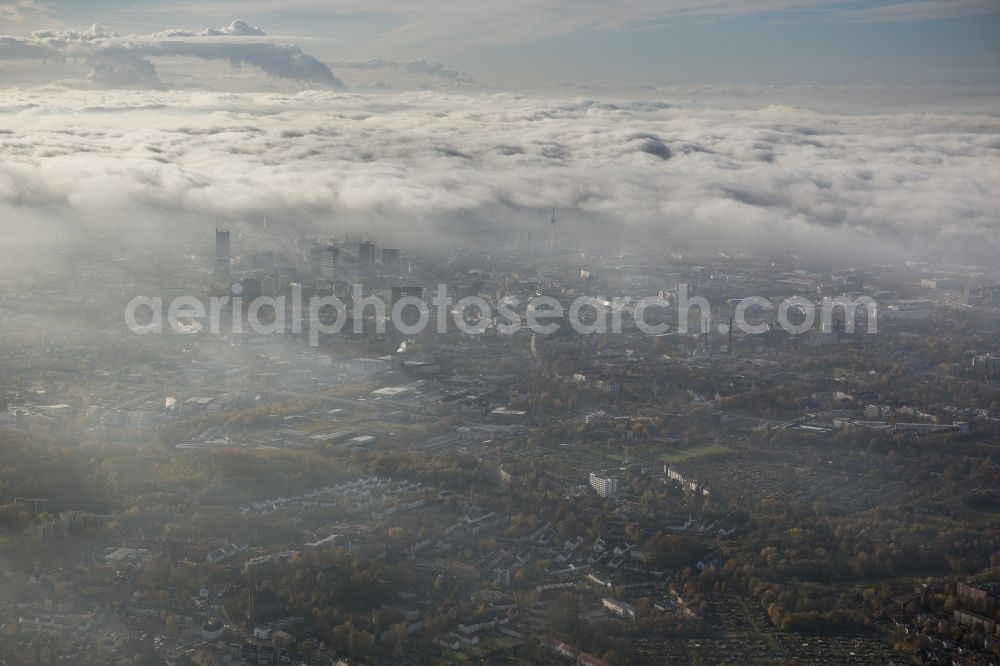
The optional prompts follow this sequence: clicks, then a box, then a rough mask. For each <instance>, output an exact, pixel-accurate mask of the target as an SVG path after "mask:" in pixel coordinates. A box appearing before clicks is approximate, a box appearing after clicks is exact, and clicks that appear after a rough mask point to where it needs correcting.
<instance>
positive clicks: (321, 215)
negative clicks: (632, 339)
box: [0, 88, 1000, 260]
mask: <svg viewBox="0 0 1000 666" xmlns="http://www.w3.org/2000/svg"><path fill="white" fill-rule="evenodd" d="M0 118H2V119H3V122H2V124H0V126H2V127H3V128H5V129H3V130H2V131H0V217H2V218H3V219H5V220H7V221H8V223H9V224H10V225H12V226H13V228H19V229H21V230H22V232H23V230H24V229H25V228H26V227H25V225H27V224H28V222H27V220H29V219H30V220H32V221H37V220H40V219H56V220H61V221H63V222H64V223H65V224H66V225H67V226H71V227H76V226H79V228H83V229H87V228H90V227H92V226H95V225H97V226H99V224H100V223H101V222H103V223H105V224H109V225H111V224H114V225H118V224H123V225H131V227H132V228H134V227H136V226H137V225H139V220H142V219H146V218H150V217H155V218H156V219H157V220H161V221H163V220H165V221H166V222H163V223H165V224H169V220H171V219H182V218H183V219H194V218H197V219H204V220H208V221H210V220H212V219H213V218H214V217H215V216H216V215H223V216H226V217H227V218H228V219H234V218H236V219H245V220H249V219H254V220H256V219H260V217H262V216H263V215H268V216H269V217H270V219H271V220H273V221H275V223H276V224H280V223H282V222H288V223H292V222H294V223H298V224H303V223H313V222H315V223H316V225H317V226H318V227H319V226H322V228H323V229H324V230H325V231H327V232H328V233H333V232H337V233H342V232H344V231H348V230H350V231H354V230H357V229H358V228H369V226H367V225H376V226H380V228H382V229H390V228H391V229H394V230H395V231H397V232H400V233H402V232H407V231H409V232H413V233H416V234H424V233H426V232H428V231H433V230H434V229H435V227H434V225H435V224H439V223H442V221H447V223H448V224H449V225H450V226H449V228H450V229H453V228H455V225H456V221H457V222H460V223H461V224H464V225H466V228H468V229H471V230H476V229H489V230H491V231H494V232H495V231H497V230H498V229H500V230H505V231H507V232H509V233H513V232H514V230H517V232H518V233H519V234H520V233H523V232H524V231H526V230H528V229H531V228H534V229H542V228H544V219H545V217H547V209H548V208H549V207H550V206H555V207H558V208H560V209H563V211H564V212H562V213H561V214H560V218H561V220H563V226H561V227H560V229H567V230H575V231H574V232H573V233H576V232H577V231H579V232H580V233H582V232H583V231H588V232H593V233H595V234H600V233H603V234H605V235H606V236H609V237H610V236H620V235H622V234H626V233H629V232H632V231H636V232H638V231H642V232H650V231H652V232H655V233H657V234H660V233H662V234H664V235H667V236H669V237H671V238H674V239H678V240H698V241H703V242H710V243H713V244H717V245H718V246H719V247H720V248H721V247H726V248H729V249H732V248H734V247H740V246H741V245H744V244H749V245H753V246H759V245H761V244H764V245H773V246H774V247H776V248H779V249H780V248H785V247H787V248H794V249H795V251H802V250H803V248H806V249H809V248H812V249H813V250H815V251H816V252H817V253H832V252H837V251H839V252H843V253H845V254H844V257H845V259H847V260H851V258H852V257H855V256H857V257H860V256H865V255H869V256H870V255H872V254H878V255H880V256H890V255H892V254H893V253H896V252H898V253H899V254H900V255H903V254H904V253H911V252H912V253H918V254H919V253H920V252H921V251H927V250H931V251H934V250H936V248H938V247H941V248H947V249H949V250H953V249H957V250H964V249H968V250H970V251H972V252H973V253H974V252H982V253H988V252H995V251H996V249H997V248H996V246H997V243H998V239H1000V233H998V218H997V211H1000V118H997V117H994V116H986V115H943V114H927V113H924V114H912V113H893V114H880V115H846V114H845V115H840V114H832V113H826V114H821V113H816V112H810V111H804V110H801V109H795V108H791V107H785V106H769V107H764V108H760V109H742V110H741V109H710V108H678V107H674V106H671V105H669V104H667V103H664V102H659V101H633V102H622V103H614V104H613V103H608V102H601V101H594V100H588V99H574V100H553V99H538V98H530V97H522V96H516V95H510V94H498V95H477V96H458V95H445V94H440V93H430V92H422V93H401V94H393V95H358V94H347V93H338V92H323V91H306V92H302V93H299V94H295V95H279V94H242V95H234V94H220V93H192V92H180V91H146V92H125V91H102V92H99V93H95V92H93V91H80V90H66V89H61V88H49V89H41V90H39V89H36V90H11V91H7V92H6V93H5V95H4V97H3V98H2V100H0ZM33 223H34V222H33ZM18 225H21V226H20V227H19V226H18ZM574 225H576V226H574ZM128 228H130V226H126V227H125V229H128ZM2 231H4V232H7V231H8V230H2ZM568 233H569V232H568ZM424 239H425V240H426V236H424Z"/></svg>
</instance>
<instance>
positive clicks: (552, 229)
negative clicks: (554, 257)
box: [549, 208, 556, 250]
mask: <svg viewBox="0 0 1000 666" xmlns="http://www.w3.org/2000/svg"><path fill="white" fill-rule="evenodd" d="M555 245H556V209H555V208H553V209H552V219H551V220H549V250H553V249H555Z"/></svg>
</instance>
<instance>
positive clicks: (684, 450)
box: [656, 443, 732, 463]
mask: <svg viewBox="0 0 1000 666" xmlns="http://www.w3.org/2000/svg"><path fill="white" fill-rule="evenodd" d="M729 451H732V449H729V448H726V447H725V446H722V445H721V444H715V443H706V444H693V445H691V446H677V445H674V446H670V447H669V449H668V450H666V451H663V452H662V453H660V454H658V455H657V456H656V459H657V460H660V461H662V462H674V463H676V462H683V461H685V460H691V459H692V458H700V457H702V456H710V455H715V454H717V453H728V452H729Z"/></svg>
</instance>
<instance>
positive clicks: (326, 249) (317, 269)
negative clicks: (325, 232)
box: [309, 245, 340, 278]
mask: <svg viewBox="0 0 1000 666" xmlns="http://www.w3.org/2000/svg"><path fill="white" fill-rule="evenodd" d="M309 258H310V268H311V272H312V274H313V275H316V276H319V277H325V278H332V277H333V274H334V272H335V271H336V270H337V267H338V266H339V265H340V249H339V248H336V247H334V246H332V245H324V246H322V247H314V248H313V249H312V251H311V253H310V257H309Z"/></svg>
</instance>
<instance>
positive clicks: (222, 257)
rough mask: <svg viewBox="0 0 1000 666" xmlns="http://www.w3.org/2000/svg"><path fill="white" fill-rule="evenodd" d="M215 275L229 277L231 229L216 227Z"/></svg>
mask: <svg viewBox="0 0 1000 666" xmlns="http://www.w3.org/2000/svg"><path fill="white" fill-rule="evenodd" d="M215 275H216V277H229V230H228V229H219V228H218V227H216V228H215Z"/></svg>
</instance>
